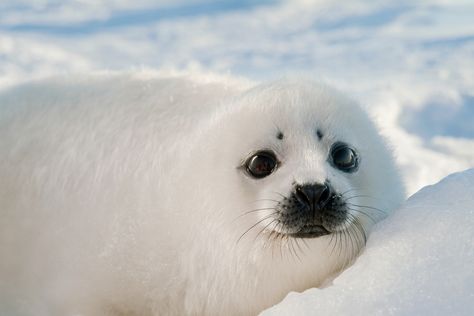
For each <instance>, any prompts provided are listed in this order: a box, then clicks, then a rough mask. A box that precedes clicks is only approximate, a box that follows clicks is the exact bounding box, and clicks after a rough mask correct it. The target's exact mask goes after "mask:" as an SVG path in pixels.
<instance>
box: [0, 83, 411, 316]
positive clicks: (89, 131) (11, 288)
mask: <svg viewBox="0 0 474 316" xmlns="http://www.w3.org/2000/svg"><path fill="white" fill-rule="evenodd" d="M0 107H1V108H0V111H1V112H0V214H1V216H0V258H1V260H0V314H5V313H7V314H8V313H10V315H74V314H80V315H106V314H110V315H158V314H159V315H164V314H193V315H195V314H209V315H229V314H236V315H244V314H255V313H256V312H258V311H260V310H262V309H264V308H265V307H268V306H271V305H272V304H275V303H277V302H278V301H279V300H280V299H282V298H283V297H284V296H285V295H286V294H287V293H288V292H289V291H301V290H304V289H307V288H309V287H314V286H318V285H321V283H322V282H324V280H325V279H327V278H328V277H329V276H331V275H332V274H334V273H337V272H338V271H340V270H341V269H342V268H343V267H344V266H345V265H347V264H348V263H350V262H351V260H352V259H353V258H354V257H355V255H356V254H357V253H358V251H359V250H360V248H361V246H362V245H361V242H360V241H361V236H357V235H355V234H348V233H347V232H344V231H343V232H341V233H339V234H334V235H330V236H325V237H319V238H315V239H305V240H304V241H303V240H300V242H296V241H294V240H285V239H269V238H268V236H269V231H270V230H271V229H275V230H278V227H276V226H274V225H273V224H272V223H271V217H268V218H267V217H266V216H268V215H271V210H270V211H269V210H262V211H255V212H248V211H250V210H254V209H266V208H271V207H273V206H274V205H275V204H274V202H273V201H272V200H275V201H276V200H278V199H279V198H280V196H279V195H280V194H281V195H287V194H289V192H290V191H291V188H292V186H293V185H294V184H293V183H294V182H296V183H305V182H324V180H325V179H329V180H330V181H331V184H332V185H333V186H334V188H335V189H336V190H337V191H338V192H340V193H346V194H348V193H347V192H352V193H351V194H348V195H346V196H348V197H351V198H352V200H351V203H352V205H354V206H352V208H353V211H351V214H352V215H353V216H354V217H356V218H358V219H359V220H360V221H361V222H362V223H363V225H364V227H365V229H366V230H369V228H370V225H371V221H370V220H369V217H368V216H367V215H369V216H370V217H372V218H376V219H378V218H380V217H381V215H382V214H381V213H380V212H379V211H376V209H381V210H384V211H386V212H388V211H390V210H392V209H393V208H394V207H395V206H396V205H398V203H399V202H400V201H401V199H402V198H403V190H402V186H401V184H400V182H399V177H398V175H397V172H396V170H395V167H394V164H393V162H392V158H391V155H390V153H389V151H388V150H387V148H386V146H385V145H384V141H383V140H382V139H381V137H380V136H379V135H378V133H377V131H376V130H375V128H374V126H373V124H372V123H371V121H370V120H369V119H368V117H367V115H366V114H365V113H364V112H363V111H362V110H360V109H359V107H358V106H357V105H356V104H354V103H353V102H352V101H350V100H348V99H346V98H344V97H343V96H341V95H340V94H339V93H337V92H335V91H333V90H332V89H330V88H328V87H325V86H322V85H320V84H316V83H313V82H308V81H303V80H280V81H277V82H273V83H270V84H264V85H256V86H254V87H253V88H251V89H247V88H246V87H245V85H243V84H242V85H241V84H239V83H237V82H235V81H226V80H207V81H206V82H203V80H202V78H191V77H187V78H186V77H175V78H138V77H137V76H130V75H105V76H104V75H102V76H92V77H86V78H73V79H71V78H69V79H64V78H63V79H57V80H50V81H47V82H42V83H36V84H30V85H28V86H25V87H21V88H17V89H15V90H11V91H9V92H6V93H4V94H3V95H2V96H1V97H0ZM316 129H320V130H321V131H322V132H323V134H324V136H323V138H322V140H321V141H319V140H318V138H317V136H316ZM279 131H281V132H283V133H284V139H283V140H278V139H277V137H276V135H277V133H278V132H279ZM335 141H345V142H347V143H349V144H351V145H352V146H354V147H355V148H357V150H358V151H359V154H360V157H361V164H360V167H359V170H358V171H357V172H356V173H352V174H346V173H343V172H341V171H338V170H336V169H334V168H333V167H331V165H330V164H329V163H328V162H327V159H328V158H327V157H328V152H329V148H330V146H331V144H332V143H333V142H335ZM262 148H265V149H272V150H274V151H275V152H276V153H277V155H278V158H279V160H281V162H282V164H281V166H280V167H279V169H278V170H277V171H276V172H275V173H274V174H272V175H271V176H269V177H267V178H264V179H261V180H254V179H251V178H250V177H248V176H247V175H246V174H245V172H244V171H243V170H242V168H239V166H240V165H241V163H242V161H243V160H244V159H245V158H246V157H248V155H249V154H250V153H251V152H253V151H255V150H258V149H262ZM356 205H359V206H356ZM362 205H364V206H369V207H366V208H362V207H361V206H362ZM364 213H365V214H364ZM366 214H367V215H366ZM257 223H258V224H257ZM255 224H256V225H255ZM254 225H255V226H254ZM265 227H266V228H267V230H264V228H265ZM262 230H263V231H262ZM246 231H247V233H245V232H246ZM244 233H245V234H244ZM242 235H243V236H242ZM240 237H241V238H240ZM239 238H240V240H239Z"/></svg>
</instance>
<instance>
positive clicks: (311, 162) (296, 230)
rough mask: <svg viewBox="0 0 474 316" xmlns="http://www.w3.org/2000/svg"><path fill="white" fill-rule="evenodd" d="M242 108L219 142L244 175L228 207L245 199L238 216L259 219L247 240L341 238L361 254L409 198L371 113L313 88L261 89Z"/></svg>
mask: <svg viewBox="0 0 474 316" xmlns="http://www.w3.org/2000/svg"><path fill="white" fill-rule="evenodd" d="M236 102H237V103H238V104H234V105H233V106H234V108H235V109H237V110H236V111H238V113H233V114H232V117H233V118H234V120H232V121H230V122H229V121H226V126H222V128H221V130H220V131H219V134H220V135H219V137H225V143H226V145H227V146H226V147H225V148H226V149H228V150H230V155H229V156H228V157H226V158H224V159H223V160H224V161H225V162H226V163H227V162H229V161H233V162H234V171H236V173H235V178H236V180H235V181H234V184H235V187H234V189H233V190H232V192H231V193H229V195H230V197H229V198H228V199H227V201H232V199H233V197H237V196H238V199H237V198H236V199H235V200H236V201H235V208H233V209H234V211H235V212H240V213H239V214H237V215H239V216H242V217H244V218H247V219H249V218H251V219H252V220H249V221H248V223H247V225H246V226H245V227H241V238H243V237H245V236H252V235H254V236H257V237H258V236H267V237H268V236H269V237H272V238H273V237H277V239H278V238H279V237H285V238H304V239H306V240H308V239H320V238H321V237H323V236H326V235H335V236H336V235H337V236H336V238H335V239H336V240H338V242H339V243H344V242H346V243H353V244H354V245H353V246H352V247H353V248H357V249H358V248H360V247H356V246H355V244H363V243H364V242H365V239H366V233H367V231H368V230H369V227H370V226H371V225H372V224H373V223H374V222H376V221H378V220H379V219H380V218H383V217H384V216H385V215H386V211H387V212H388V211H389V210H390V209H391V208H393V206H394V204H395V203H397V202H398V201H399V199H398V196H401V195H402V193H401V186H400V184H399V183H398V176H397V175H395V173H396V171H395V168H394V164H393V162H392V160H391V156H390V153H389V151H388V150H387V149H386V148H385V145H384V141H383V140H382V139H381V137H380V136H379V135H378V133H377V131H376V129H375V127H374V125H373V123H372V122H371V121H370V119H369V118H368V116H367V114H366V113H365V112H364V111H362V110H361V109H360V108H359V106H358V105H357V104H354V103H353V102H352V101H351V100H348V99H346V98H344V97H342V96H340V95H339V94H338V93H337V92H334V91H332V90H329V89H327V88H326V87H322V86H319V85H311V84H308V85H301V84H297V85H291V83H288V82H284V83H283V84H282V85H281V86H278V84H273V85H272V86H268V87H257V88H256V89H255V90H254V91H251V92H249V93H248V94H247V95H245V96H243V97H242V98H241V99H238V100H237V101H236ZM220 143H223V141H222V139H221V141H220ZM226 168H229V166H227V167H226ZM228 170H230V169H228ZM394 188H395V191H397V192H393V190H394ZM387 196H396V198H395V199H394V201H395V202H394V203H392V202H391V201H390V200H389V199H386V197H387ZM242 198H244V200H245V203H244V204H242ZM391 203H392V204H391ZM338 237H340V238H339V239H338Z"/></svg>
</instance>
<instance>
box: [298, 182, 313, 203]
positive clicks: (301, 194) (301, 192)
mask: <svg viewBox="0 0 474 316" xmlns="http://www.w3.org/2000/svg"><path fill="white" fill-rule="evenodd" d="M306 191H307V190H306V189H305V186H302V185H297V186H296V189H295V195H296V198H297V199H298V201H299V202H301V203H302V204H305V205H307V206H311V204H312V200H311V198H310V197H309V196H308V194H307V193H308V192H306Z"/></svg>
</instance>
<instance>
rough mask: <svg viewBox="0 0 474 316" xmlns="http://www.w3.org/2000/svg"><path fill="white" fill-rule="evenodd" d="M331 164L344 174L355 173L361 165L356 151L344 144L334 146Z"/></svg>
mask: <svg viewBox="0 0 474 316" xmlns="http://www.w3.org/2000/svg"><path fill="white" fill-rule="evenodd" d="M330 156H331V157H330V158H329V159H330V162H331V163H332V165H333V166H335V167H336V168H338V169H339V170H342V171H344V172H354V171H356V170H357V167H358V165H359V157H358V156H357V153H356V152H355V150H354V149H352V148H351V147H349V146H348V145H346V144H344V143H336V144H334V145H333V146H332V149H331V153H330Z"/></svg>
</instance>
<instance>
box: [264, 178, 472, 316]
mask: <svg viewBox="0 0 474 316" xmlns="http://www.w3.org/2000/svg"><path fill="white" fill-rule="evenodd" d="M473 241H474V169H470V170H467V171H464V172H461V173H456V174H453V175H450V176H448V177H447V178H445V179H444V180H442V181H441V182H439V183H438V184H436V185H433V186H428V187H425V188H423V189H422V190H420V191H419V192H418V193H416V194H414V195H413V196H412V197H411V198H410V199H409V200H408V201H407V202H406V204H405V205H404V206H403V207H402V208H401V209H400V210H398V211H397V212H396V213H395V214H393V215H392V216H391V217H390V218H389V219H387V220H385V221H384V222H382V223H380V225H378V226H377V228H376V229H375V230H374V232H373V233H372V235H371V237H370V239H369V242H368V244H367V248H366V250H365V252H364V253H363V254H362V255H361V256H360V257H359V259H358V260H357V262H356V263H355V264H354V265H353V266H352V267H351V268H349V269H348V270H346V271H345V272H344V273H343V274H341V275H340V276H339V277H338V278H337V279H335V280H334V282H333V284H332V285H331V286H329V287H327V288H325V289H310V290H307V291H305V292H303V293H290V294H289V295H288V296H287V297H286V298H285V299H284V300H283V301H282V302H281V303H280V304H278V305H275V306H274V307H272V308H270V309H268V310H266V311H264V312H263V313H262V314H261V315H265V316H268V315H351V316H355V315H474V244H473Z"/></svg>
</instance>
